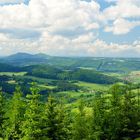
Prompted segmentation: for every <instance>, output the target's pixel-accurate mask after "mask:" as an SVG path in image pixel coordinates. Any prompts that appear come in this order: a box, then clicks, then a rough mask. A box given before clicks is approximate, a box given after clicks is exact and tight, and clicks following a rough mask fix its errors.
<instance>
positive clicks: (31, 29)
mask: <svg viewBox="0 0 140 140" xmlns="http://www.w3.org/2000/svg"><path fill="white" fill-rule="evenodd" d="M0 42H1V43H0V56H3V55H10V54H13V53H17V52H27V53H40V52H41V53H46V54H50V55H59V56H111V57H112V56H113V57H123V56H124V57H139V55H140V3H139V0H59V1H58V0H51V1H50V0H30V1H29V0H0Z"/></svg>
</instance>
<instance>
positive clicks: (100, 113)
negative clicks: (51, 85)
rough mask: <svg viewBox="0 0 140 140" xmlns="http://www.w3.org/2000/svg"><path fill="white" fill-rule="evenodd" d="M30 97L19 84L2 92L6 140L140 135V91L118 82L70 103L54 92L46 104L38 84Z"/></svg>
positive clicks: (1, 128)
mask: <svg viewBox="0 0 140 140" xmlns="http://www.w3.org/2000/svg"><path fill="white" fill-rule="evenodd" d="M30 90H31V94H27V95H26V97H24V96H23V93H22V91H21V89H20V87H16V89H15V92H14V93H13V96H12V97H11V98H6V97H5V94H4V93H3V92H2V91H0V138H1V139H4V140H18V139H19V140H135V139H136V138H139V137H140V99H139V96H140V95H139V91H138V92H137V93H136V94H133V92H132V90H131V88H130V87H128V86H126V87H125V88H123V89H122V88H121V86H119V85H117V84H116V85H114V86H113V87H112V88H111V89H110V90H109V91H108V94H99V95H98V94H97V95H95V97H94V99H93V101H90V102H88V101H86V102H85V100H84V99H80V100H79V101H78V105H77V106H76V107H75V106H74V105H72V104H71V105H67V104H65V103H64V101H63V100H64V99H57V98H55V97H54V96H53V95H50V96H49V97H48V100H47V101H46V102H45V103H44V102H42V101H41V100H40V97H41V95H40V94H39V89H38V88H37V86H36V85H35V84H33V85H32V86H31V88H30Z"/></svg>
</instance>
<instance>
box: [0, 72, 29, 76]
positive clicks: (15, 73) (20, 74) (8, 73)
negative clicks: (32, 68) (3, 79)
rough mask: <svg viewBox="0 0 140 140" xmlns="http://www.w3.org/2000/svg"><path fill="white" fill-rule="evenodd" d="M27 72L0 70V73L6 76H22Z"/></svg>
mask: <svg viewBox="0 0 140 140" xmlns="http://www.w3.org/2000/svg"><path fill="white" fill-rule="evenodd" d="M26 73H27V72H0V75H7V76H13V75H15V76H24V75H25V74H26Z"/></svg>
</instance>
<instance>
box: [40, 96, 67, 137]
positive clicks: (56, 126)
mask: <svg viewBox="0 0 140 140" xmlns="http://www.w3.org/2000/svg"><path fill="white" fill-rule="evenodd" d="M44 120H45V122H46V123H44V124H45V127H44V129H43V134H46V138H47V139H49V140H68V132H69V130H68V124H67V115H66V110H65V107H64V105H63V104H60V103H58V101H57V100H56V99H55V98H53V97H48V102H47V104H46V110H45V114H44Z"/></svg>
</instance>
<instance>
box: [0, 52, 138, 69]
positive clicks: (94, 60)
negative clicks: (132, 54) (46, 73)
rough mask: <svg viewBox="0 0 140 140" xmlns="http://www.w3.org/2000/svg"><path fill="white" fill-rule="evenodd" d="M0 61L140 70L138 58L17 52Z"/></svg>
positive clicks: (19, 64)
mask: <svg viewBox="0 0 140 140" xmlns="http://www.w3.org/2000/svg"><path fill="white" fill-rule="evenodd" d="M0 62H1V63H7V64H10V65H14V66H28V65H38V64H44V65H52V66H55V67H63V68H71V69H73V68H79V67H80V68H88V69H95V70H97V71H105V72H127V71H131V70H140V58H103V57H101V58H100V57H58V56H49V55H46V54H42V53H39V54H28V53H17V54H13V55H10V56H8V57H3V58H0Z"/></svg>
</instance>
